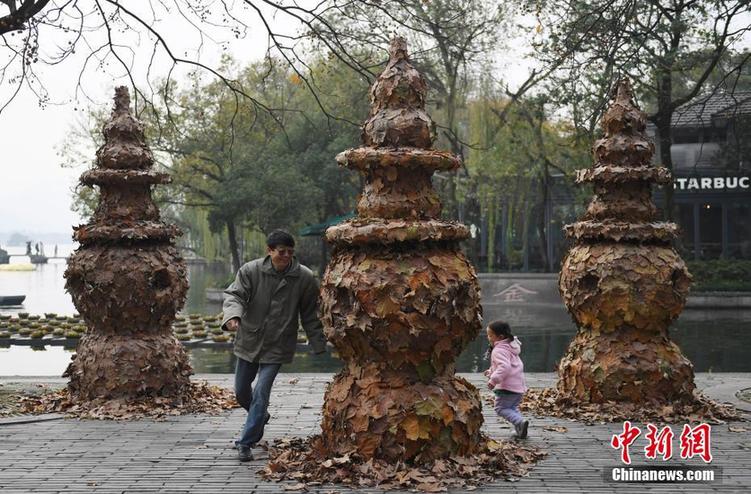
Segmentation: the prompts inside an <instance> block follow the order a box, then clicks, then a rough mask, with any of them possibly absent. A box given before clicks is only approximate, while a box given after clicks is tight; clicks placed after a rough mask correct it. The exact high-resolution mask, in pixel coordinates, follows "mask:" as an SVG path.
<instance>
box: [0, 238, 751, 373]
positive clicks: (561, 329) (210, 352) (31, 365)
mask: <svg viewBox="0 0 751 494" xmlns="http://www.w3.org/2000/svg"><path fill="white" fill-rule="evenodd" d="M7 250H9V251H10V252H11V253H12V254H15V253H19V254H22V253H23V252H24V250H25V249H24V248H22V247H15V248H13V247H11V248H8V249H7ZM46 250H47V254H48V255H49V254H51V252H50V247H49V246H47V247H46ZM71 250H72V246H59V247H58V252H59V253H60V254H61V255H67V254H68V253H69V252H70V251H71ZM11 262H12V263H17V262H28V258H12V260H11ZM64 271H65V261H64V260H52V261H50V263H49V264H47V265H39V266H37V269H36V270H35V271H32V272H3V271H0V295H15V294H24V295H26V297H27V298H26V302H25V303H24V306H23V307H22V308H13V309H7V308H3V309H2V310H0V311H1V312H3V313H16V312H30V313H33V314H42V313H44V312H56V313H58V314H65V315H70V314H73V313H74V312H75V307H74V306H73V303H72V301H71V299H70V295H68V294H67V293H66V292H65V290H64V286H65V280H64V279H63V272H64ZM227 275H228V273H227V271H226V269H225V268H222V267H219V266H214V267H211V266H201V265H191V266H189V276H190V285H191V287H190V290H189V292H188V298H187V301H186V307H185V309H184V310H183V312H185V313H204V314H215V313H217V312H219V311H220V310H221V307H220V305H219V304H215V303H214V304H212V303H208V302H206V299H205V289H206V288H207V287H209V286H214V285H215V284H217V283H219V282H222V281H223V280H225V279H226V278H227ZM484 317H485V320H487V321H489V320H492V319H504V320H507V321H509V323H510V324H511V326H512V328H513V329H514V331H515V332H516V334H517V335H518V336H519V337H520V339H521V340H522V343H523V348H522V357H523V360H524V366H525V369H526V370H527V371H528V372H551V371H553V370H554V369H555V364H556V362H557V361H558V360H559V359H560V358H561V356H562V355H563V354H564V353H565V350H566V348H567V346H568V344H569V342H570V341H571V339H572V338H573V336H574V334H575V332H576V329H575V327H574V325H573V324H572V323H571V320H570V318H569V316H568V314H567V313H566V311H565V309H564V308H563V306H562V305H536V306H532V305H528V306H516V307H514V306H503V305H498V304H496V305H486V306H485V307H484ZM671 334H672V336H673V338H674V340H675V341H676V342H677V343H678V345H679V346H680V347H681V349H682V350H683V352H684V353H685V354H686V356H687V357H688V358H689V359H690V360H691V361H692V362H693V363H694V367H695V370H696V371H697V372H707V371H712V372H751V359H749V358H748V348H751V310H750V311H709V310H707V311H696V310H686V311H684V313H683V314H682V315H681V317H680V318H679V320H678V321H677V322H676V323H675V324H674V326H673V328H672V330H671ZM486 350H487V342H486V341H485V338H484V336H483V335H480V336H479V337H478V338H477V339H476V340H475V341H474V342H472V343H471V344H470V345H469V346H468V347H467V348H466V349H465V350H464V352H463V353H462V354H461V355H460V356H459V358H458V359H457V370H458V371H460V372H477V371H482V370H484V369H485V368H486V367H487V360H486V358H485V353H486ZM73 351H74V349H73V348H64V347H58V346H47V347H44V348H36V349H35V348H30V347H26V346H13V347H10V348H0V376H10V375H19V376H34V375H36V376H52V375H60V374H61V373H62V372H63V371H64V370H65V367H66V366H67V365H68V363H69V362H70V356H71V355H72V353H73ZM189 352H190V355H191V360H192V362H193V367H194V369H195V372H196V373H229V372H233V371H234V365H235V357H234V356H233V355H232V352H231V350H229V349H215V348H191V349H189ZM341 365H342V364H341V362H340V361H339V360H338V359H337V358H335V357H333V356H313V355H309V354H307V353H305V352H298V355H297V357H296V358H295V361H294V362H293V363H292V364H290V365H287V366H285V367H284V368H283V371H287V372H332V371H336V370H338V369H340V368H341Z"/></svg>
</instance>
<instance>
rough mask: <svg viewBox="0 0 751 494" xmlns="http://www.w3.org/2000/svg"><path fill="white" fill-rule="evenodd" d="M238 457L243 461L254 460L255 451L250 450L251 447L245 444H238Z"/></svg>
mask: <svg viewBox="0 0 751 494" xmlns="http://www.w3.org/2000/svg"><path fill="white" fill-rule="evenodd" d="M237 459H238V460H240V461H242V462H246V461H252V460H253V452H251V451H250V447H248V446H243V445H242V444H238V445H237Z"/></svg>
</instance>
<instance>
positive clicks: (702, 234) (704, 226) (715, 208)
mask: <svg viewBox="0 0 751 494" xmlns="http://www.w3.org/2000/svg"><path fill="white" fill-rule="evenodd" d="M699 247H700V251H699V256H700V257H701V258H702V259H719V258H720V256H721V255H722V204H721V203H719V202H712V203H710V202H705V203H701V204H700V206H699Z"/></svg>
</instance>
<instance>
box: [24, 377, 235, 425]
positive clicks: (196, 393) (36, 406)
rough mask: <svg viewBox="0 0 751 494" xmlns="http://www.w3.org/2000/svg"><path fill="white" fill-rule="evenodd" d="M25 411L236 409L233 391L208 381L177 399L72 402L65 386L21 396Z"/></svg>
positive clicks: (92, 413) (118, 413) (118, 415)
mask: <svg viewBox="0 0 751 494" xmlns="http://www.w3.org/2000/svg"><path fill="white" fill-rule="evenodd" d="M20 406H21V410H22V411H23V412H24V413H33V414H39V413H65V414H66V415H68V416H69V417H75V418H88V419H101V420H131V419H140V418H150V419H161V418H165V417H168V416H172V415H187V414H189V413H209V414H218V413H220V412H222V411H223V410H229V409H231V408H237V407H238V406H239V405H238V404H237V401H236V400H235V394H234V393H233V392H232V391H230V390H228V389H224V388H221V387H219V386H214V385H212V384H208V383H207V382H197V383H196V382H192V383H190V385H189V386H188V387H187V390H186V392H185V393H184V394H183V395H182V396H180V397H178V398H174V399H173V398H165V397H153V398H144V399H142V400H138V401H131V402H126V401H125V400H109V401H102V400H93V401H87V402H83V403H75V402H74V401H73V400H71V397H70V394H69V392H68V389H67V388H64V389H61V390H59V391H54V392H51V393H46V394H42V395H38V396H24V397H22V398H21V400H20Z"/></svg>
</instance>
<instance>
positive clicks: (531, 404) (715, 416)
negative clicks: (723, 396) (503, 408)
mask: <svg viewBox="0 0 751 494" xmlns="http://www.w3.org/2000/svg"><path fill="white" fill-rule="evenodd" d="M519 408H520V410H521V411H522V412H528V413H532V414H534V415H538V416H548V417H564V418H568V419H571V420H576V421H579V422H583V423H585V424H595V423H608V422H622V421H624V420H630V421H632V422H634V421H636V422H648V421H652V422H654V421H658V422H662V423H678V422H708V423H711V424H724V423H725V421H728V420H747V417H745V416H744V414H743V413H742V412H741V411H739V410H737V409H736V408H735V407H733V406H732V405H728V404H724V403H717V402H716V401H713V400H710V399H709V398H707V397H706V396H704V395H703V394H701V393H698V392H694V399H693V401H675V402H673V403H671V404H669V405H664V404H652V403H648V402H643V403H639V404H635V403H626V402H614V401H606V402H604V403H580V402H576V401H574V400H572V399H570V398H568V397H559V395H558V391H557V390H556V389H555V388H530V389H529V390H528V391H527V393H526V394H525V395H524V400H523V401H522V403H521V405H520V407H519Z"/></svg>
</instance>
